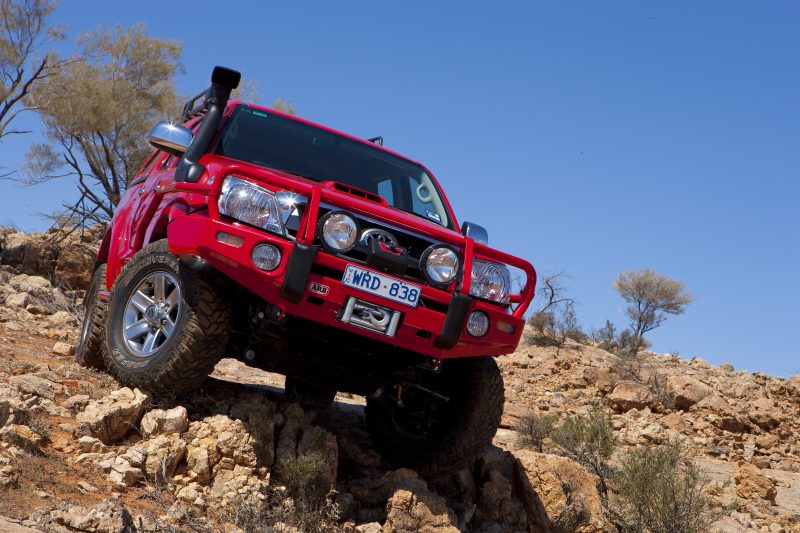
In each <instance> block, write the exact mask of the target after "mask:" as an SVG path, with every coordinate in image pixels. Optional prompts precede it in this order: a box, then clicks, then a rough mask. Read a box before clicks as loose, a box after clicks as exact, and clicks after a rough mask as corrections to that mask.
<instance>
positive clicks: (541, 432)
mask: <svg viewBox="0 0 800 533" xmlns="http://www.w3.org/2000/svg"><path fill="white" fill-rule="evenodd" d="M557 420H558V416H557V415H546V416H542V415H540V414H539V413H535V412H532V411H531V412H528V413H525V414H524V415H522V416H521V417H520V419H519V422H518V423H517V434H518V436H517V442H518V444H519V445H520V446H522V447H529V448H534V449H536V450H538V451H539V452H541V451H542V447H543V445H544V439H546V438H547V437H549V436H550V433H551V432H552V431H553V426H554V425H555V423H556V421H557Z"/></svg>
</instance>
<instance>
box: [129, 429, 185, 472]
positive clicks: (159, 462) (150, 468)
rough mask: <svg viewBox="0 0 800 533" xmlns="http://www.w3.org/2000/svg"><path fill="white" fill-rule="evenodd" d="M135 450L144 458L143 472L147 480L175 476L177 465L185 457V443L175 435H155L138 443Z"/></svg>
mask: <svg viewBox="0 0 800 533" xmlns="http://www.w3.org/2000/svg"><path fill="white" fill-rule="evenodd" d="M137 448H139V449H141V450H142V452H143V453H144V456H145V461H144V465H143V467H144V472H145V474H146V476H147V479H153V478H158V479H161V480H166V479H169V478H171V477H172V476H173V475H174V474H175V470H176V469H177V468H178V464H179V463H180V462H181V460H182V459H183V458H184V457H185V456H186V443H185V442H183V440H181V438H180V437H179V436H178V435H177V434H175V433H170V434H168V435H157V436H155V437H153V438H152V439H150V440H146V441H144V442H140V443H139V444H138V445H137Z"/></svg>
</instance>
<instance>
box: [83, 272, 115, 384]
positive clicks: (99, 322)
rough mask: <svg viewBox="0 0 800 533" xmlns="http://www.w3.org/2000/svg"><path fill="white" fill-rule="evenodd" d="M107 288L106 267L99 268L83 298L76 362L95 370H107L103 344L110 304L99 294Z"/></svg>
mask: <svg viewBox="0 0 800 533" xmlns="http://www.w3.org/2000/svg"><path fill="white" fill-rule="evenodd" d="M105 287H106V265H105V263H104V264H102V265H100V266H99V267H97V269H96V270H95V271H94V274H92V279H91V281H90V282H89V288H87V289H86V295H85V296H84V297H83V306H84V309H85V310H84V313H83V323H82V324H81V333H80V337H79V338H78V344H77V346H75V360H76V361H77V362H78V364H79V365H81V366H83V367H86V368H94V369H95V370H105V368H106V365H105V362H104V361H103V349H104V348H103V343H104V342H105V326H106V313H107V306H108V303H107V302H106V300H105V299H101V298H99V297H98V292H99V291H100V289H101V288H102V289H103V290H105Z"/></svg>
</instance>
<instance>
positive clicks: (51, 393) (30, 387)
mask: <svg viewBox="0 0 800 533" xmlns="http://www.w3.org/2000/svg"><path fill="white" fill-rule="evenodd" d="M8 382H9V383H11V384H12V385H14V386H15V387H17V389H19V390H21V391H22V392H26V393H28V394H34V395H36V396H41V397H42V398H47V399H48V400H54V399H55V397H56V394H59V393H61V392H62V391H63V387H62V386H61V385H59V384H57V383H54V382H52V381H50V380H49V379H45V378H43V377H40V376H36V375H34V374H22V375H20V376H12V377H10V378H9V379H8Z"/></svg>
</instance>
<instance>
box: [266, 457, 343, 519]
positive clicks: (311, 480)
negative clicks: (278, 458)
mask: <svg viewBox="0 0 800 533" xmlns="http://www.w3.org/2000/svg"><path fill="white" fill-rule="evenodd" d="M327 470H328V463H327V461H326V459H325V456H323V454H322V453H320V452H319V451H316V450H315V451H312V452H310V453H307V454H305V455H301V456H300V457H298V458H297V459H295V460H294V461H290V462H287V463H284V464H282V465H281V466H280V468H279V469H278V471H277V474H278V476H279V478H280V480H281V481H282V482H283V483H284V484H285V485H286V488H287V489H288V490H289V494H290V495H291V496H292V498H294V507H293V508H292V509H291V512H290V523H292V524H293V525H295V526H296V527H297V528H299V529H300V530H301V531H323V530H327V529H328V528H329V526H330V525H331V524H332V523H333V522H334V521H335V518H336V515H337V514H338V511H337V509H336V505H335V504H333V503H332V502H331V501H330V498H329V496H330V494H331V487H330V486H329V485H328V482H327V481H326V480H327V478H328V476H327Z"/></svg>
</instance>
